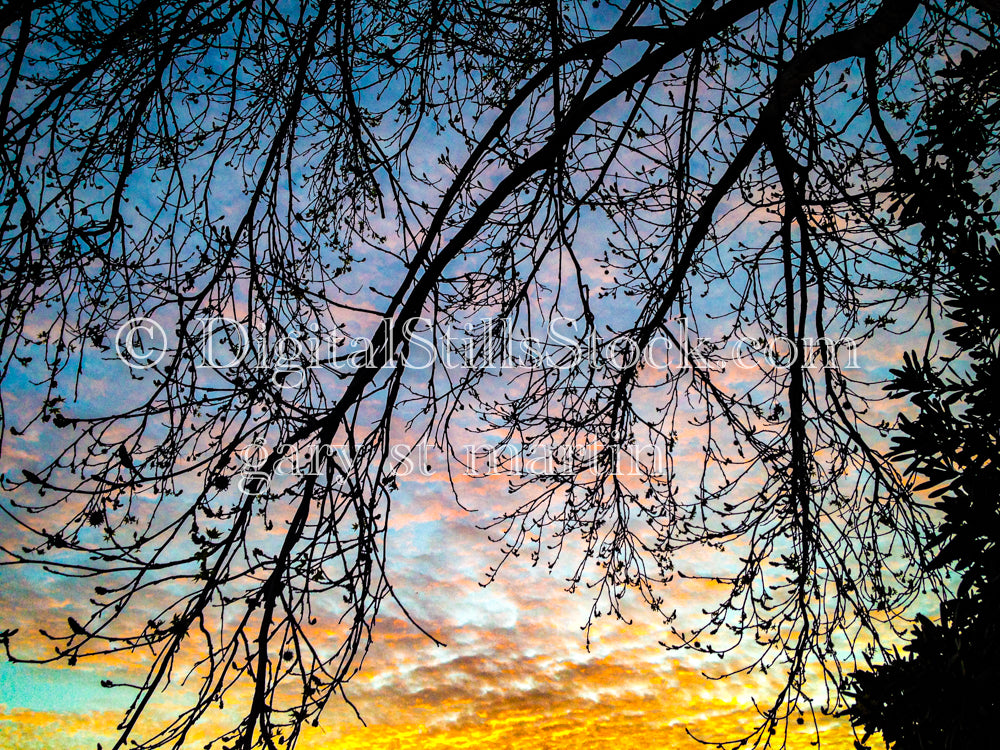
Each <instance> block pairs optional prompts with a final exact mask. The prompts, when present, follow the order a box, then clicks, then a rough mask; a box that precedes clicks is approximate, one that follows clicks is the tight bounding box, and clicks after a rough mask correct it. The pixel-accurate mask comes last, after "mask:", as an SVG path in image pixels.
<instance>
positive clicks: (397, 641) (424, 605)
mask: <svg viewBox="0 0 1000 750" xmlns="http://www.w3.org/2000/svg"><path fill="white" fill-rule="evenodd" d="M469 496H470V497H474V495H472V494H471V493H470V495H469ZM480 499H482V500H483V501H484V505H485V504H488V503H489V501H490V498H489V496H488V495H484V496H481V498H480ZM394 513H395V521H394V527H393V531H394V532H395V533H394V534H393V535H392V541H391V543H390V550H389V559H390V561H391V562H392V565H393V570H392V571H391V574H392V575H393V580H394V585H395V587H396V589H397V590H398V591H399V592H400V594H401V598H402V600H403V602H404V604H405V605H406V606H407V608H408V609H409V611H410V613H411V614H412V615H413V616H414V617H415V619H417V620H418V622H420V624H421V625H422V626H423V627H425V628H426V629H427V630H428V631H430V632H431V633H433V634H434V635H435V636H436V637H437V638H439V639H440V640H442V641H444V642H445V643H446V644H447V646H446V647H443V648H441V647H436V646H435V645H434V644H433V643H432V642H430V641H429V640H428V639H427V638H426V637H425V636H423V635H422V634H421V633H419V632H418V631H417V630H416V629H415V628H414V627H413V626H412V625H410V624H409V623H408V622H406V621H405V620H404V619H402V618H401V617H400V613H399V612H398V610H396V611H395V612H394V610H395V608H394V607H392V605H389V606H387V608H386V610H387V611H386V613H385V614H384V615H383V616H382V617H380V619H379V626H378V628H377V630H376V634H375V643H374V645H373V646H372V649H371V652H370V654H369V657H368V659H367V660H366V662H365V666H364V668H363V670H362V672H361V673H360V674H359V675H358V676H356V677H355V678H354V679H353V680H352V681H351V682H350V683H349V689H348V697H350V698H351V699H352V701H353V702H354V703H355V704H356V705H357V707H358V710H359V711H360V713H361V716H362V717H363V718H364V720H365V721H366V722H367V724H368V726H367V727H365V726H362V725H361V723H360V722H359V721H358V720H357V719H356V718H355V717H354V716H353V713H352V712H351V711H350V710H349V709H348V708H347V707H345V706H340V705H331V706H330V708H329V709H328V711H327V712H326V713H325V714H324V719H323V721H322V723H321V726H320V727H319V728H318V729H314V730H311V731H310V732H309V733H308V734H306V735H305V736H304V738H303V745H302V746H303V747H304V748H309V750H313V749H316V750H322V749H323V748H376V749H379V750H381V749H382V748H385V749H387V750H388V749H389V748H410V747H414V748H439V747H440V748H477V747H499V748H525V749H527V748H536V747H545V748H563V747H566V748H569V747H573V748H598V747H607V746H608V743H613V746H615V747H622V748H646V747H651V746H653V747H663V748H678V749H680V748H695V747H699V745H698V743H696V742H695V741H694V740H692V739H691V738H690V737H689V736H688V735H687V734H686V731H685V730H690V731H691V732H693V733H694V734H696V735H698V736H700V737H703V738H704V739H709V740H710V739H731V738H732V737H733V736H735V733H736V732H738V731H740V729H741V728H744V727H747V726H748V722H749V721H751V720H752V719H753V718H754V714H753V710H752V698H753V697H760V698H762V699H763V700H767V698H768V696H769V694H770V691H772V690H773V689H774V687H775V686H776V683H771V684H770V685H768V684H767V683H761V682H757V683H750V682H748V681H747V680H746V679H745V678H740V677H734V678H730V679H729V680H726V681H722V682H713V681H710V680H708V679H706V678H705V677H704V676H703V675H702V671H703V670H704V671H706V672H707V673H709V674H718V672H719V669H720V666H719V665H720V663H721V662H719V661H718V660H715V659H707V658H704V657H702V658H700V659H698V660H695V659H692V658H691V657H685V656H684V655H682V654H679V653H677V652H668V651H667V650H665V649H664V648H663V647H661V646H660V645H659V644H658V641H659V640H661V639H663V638H665V637H666V635H667V634H666V626H664V625H663V624H662V621H660V620H659V619H658V618H656V617H655V616H650V615H653V613H649V612H648V611H643V610H640V609H639V608H637V607H633V608H631V609H632V611H631V612H630V614H631V615H632V616H633V617H634V620H633V623H632V624H631V625H626V624H624V623H620V622H610V621H607V620H606V618H605V619H600V620H597V621H596V625H595V627H594V629H593V631H592V633H591V647H590V650H589V652H588V650H587V649H586V640H585V634H584V633H583V631H582V630H581V628H582V626H583V625H584V624H585V622H586V618H587V609H588V607H589V604H590V602H589V600H588V598H587V595H586V594H585V593H577V594H575V595H570V594H568V593H566V591H565V590H564V589H565V580H564V578H565V573H564V572H563V575H560V572H562V571H559V570H556V571H554V572H553V573H552V574H551V575H549V574H547V573H546V572H545V566H539V567H535V568H532V567H531V566H530V565H528V564H525V563H523V562H522V560H521V559H518V560H516V561H514V563H513V564H512V565H511V566H510V567H505V568H504V570H503V572H502V574H501V575H500V577H499V578H498V579H497V580H496V581H495V582H494V583H492V584H490V585H489V586H487V587H485V588H484V587H482V586H480V585H479V583H480V582H481V581H483V580H484V577H485V576H484V574H485V570H486V568H487V567H488V566H489V565H490V564H491V563H494V562H495V561H496V559H497V551H496V547H495V545H493V544H490V543H489V542H488V540H487V539H486V535H485V532H483V531H481V530H479V529H477V528H476V525H475V524H476V519H477V516H478V517H480V518H482V517H483V516H484V515H485V514H475V513H472V514H469V513H466V512H464V511H461V510H460V509H458V508H457V507H456V506H455V504H454V502H453V501H452V499H451V498H450V496H449V495H448V494H447V493H446V492H445V491H444V487H443V485H442V484H441V483H439V482H433V481H428V482H427V483H425V484H423V485H421V486H420V487H419V489H417V490H415V491H413V492H411V493H408V496H407V497H405V499H403V501H402V502H401V503H400V505H399V506H398V507H397V508H396V509H395V510H394ZM2 585H3V588H2V595H3V598H2V600H0V611H3V612H16V613H17V620H18V623H19V624H20V625H21V627H22V632H23V633H25V635H27V636H29V637H30V630H31V624H34V625H35V626H36V627H44V624H46V623H48V625H49V627H52V628H53V629H55V628H54V627H53V626H56V627H62V623H64V621H65V617H66V616H68V615H69V614H70V613H73V612H79V611H80V610H79V608H78V607H77V606H76V604H75V602H74V600H73V599H72V598H70V596H71V592H70V591H67V590H62V591H60V589H59V587H58V586H57V584H56V583H55V582H54V581H53V580H52V579H51V578H46V577H45V576H42V575H30V574H25V573H24V572H22V571H18V572H17V573H16V574H13V575H12V574H11V573H10V571H5V573H4V575H3V578H2ZM690 588H691V589H692V590H691V591H690V592H688V593H686V594H685V595H684V596H683V598H678V599H677V600H672V601H670V602H669V605H670V606H671V607H680V608H682V609H683V608H685V607H693V606H697V605H698V604H699V603H700V602H704V601H707V600H700V599H699V596H698V593H699V592H698V586H697V585H695V584H691V586H690ZM706 588H707V587H706ZM706 595H710V592H706ZM7 623H8V618H7V617H4V618H3V619H0V625H6V624H7ZM19 645H20V646H21V647H23V645H24V644H23V643H21V644H19ZM728 663H729V662H727V664H728ZM125 674H127V667H126V666H124V665H123V664H116V665H114V666H113V667H111V668H110V670H109V669H107V668H105V669H102V668H101V665H100V664H95V663H89V664H88V663H86V662H84V663H81V664H80V665H78V666H76V667H73V668H69V667H66V666H65V664H57V665H50V666H29V665H11V664H9V663H4V664H0V704H2V713H0V745H2V746H3V747H4V748H9V750H43V749H46V748H52V749H59V750H62V749H63V748H65V750H77V749H78V748H86V747H95V746H96V745H95V744H94V743H96V742H103V743H104V747H105V748H107V747H109V744H108V743H109V740H111V739H112V734H113V732H112V730H113V727H114V724H115V723H116V722H117V721H118V720H119V719H120V714H119V713H117V710H120V709H121V708H124V705H125V702H126V701H125V692H126V691H125V689H123V688H117V689H114V690H107V689H102V688H101V687H100V685H99V683H100V680H101V679H102V678H104V677H106V676H109V675H114V677H115V678H116V679H121V678H123V677H124V675H125ZM169 705H170V704H169V703H166V704H164V705H163V707H162V710H169ZM819 720H820V725H819V726H820V728H821V731H822V737H823V746H824V747H830V748H832V749H833V750H841V748H849V747H851V746H852V742H853V739H852V736H851V733H850V731H849V729H848V728H846V727H845V724H844V722H843V721H842V720H831V719H827V718H825V717H822V716H820V717H819ZM811 722H812V720H811V719H810V718H808V717H807V719H806V724H805V725H804V728H809V726H810V725H811ZM812 739H813V737H812V735H811V734H806V735H804V736H803V737H802V738H801V740H800V741H793V742H791V743H790V747H793V748H798V747H808V746H809V742H810V741H811V740H812ZM828 743H829V744H828ZM199 746H200V745H198V743H197V742H196V741H192V743H191V747H192V748H194V747H199Z"/></svg>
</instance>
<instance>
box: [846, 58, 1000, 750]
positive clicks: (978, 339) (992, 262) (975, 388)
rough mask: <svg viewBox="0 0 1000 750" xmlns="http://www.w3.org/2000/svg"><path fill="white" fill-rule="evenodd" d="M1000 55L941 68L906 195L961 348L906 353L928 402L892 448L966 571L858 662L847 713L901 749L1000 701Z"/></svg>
mask: <svg viewBox="0 0 1000 750" xmlns="http://www.w3.org/2000/svg"><path fill="white" fill-rule="evenodd" d="M998 63H1000V50H998V49H996V48H989V49H987V50H984V51H982V52H980V53H979V54H978V55H967V56H965V57H963V59H962V61H961V63H960V64H958V65H956V66H953V67H949V68H947V69H946V70H945V71H943V75H944V76H945V77H946V82H945V83H944V84H943V85H942V90H941V92H940V97H939V98H938V99H937V100H936V101H935V103H934V105H933V107H932V108H931V109H930V111H929V113H928V116H927V130H926V133H925V135H926V139H927V140H926V142H925V144H924V145H923V146H922V148H921V153H922V156H923V159H922V161H921V162H920V164H919V165H918V171H917V176H918V179H919V183H918V185H919V186H918V188H917V190H918V192H917V193H916V195H915V196H914V200H913V201H911V203H910V204H909V205H908V210H909V216H910V217H911V220H912V221H913V222H916V223H920V224H922V225H923V233H922V243H923V245H924V247H925V248H927V250H928V252H929V253H930V255H931V256H932V257H933V258H934V259H935V260H936V261H939V262H940V264H941V267H942V270H943V274H944V276H943V278H942V279H941V281H940V283H941V285H942V293H943V294H944V295H945V296H946V298H947V301H946V303H945V304H946V311H947V320H948V323H949V324H950V327H949V328H948V330H947V331H946V332H945V333H944V337H945V338H946V339H947V340H948V341H949V342H950V343H951V344H952V346H953V349H954V351H953V352H952V353H951V354H950V355H949V356H948V357H947V358H946V360H947V364H946V365H945V366H943V367H942V366H938V367H934V361H933V360H930V359H929V358H928V357H927V356H921V355H918V354H917V353H916V352H913V353H910V354H907V355H906V357H905V360H904V363H903V366H902V367H901V368H900V369H898V370H894V371H893V372H892V376H893V380H892V383H891V384H890V385H889V386H887V388H888V389H889V390H890V391H891V392H892V393H893V395H896V396H903V397H906V398H908V399H909V401H910V402H911V403H912V404H913V405H914V406H915V407H917V408H918V409H919V414H918V416H917V417H916V418H914V419H912V420H911V419H907V418H906V417H905V416H904V417H901V419H900V426H899V430H900V433H901V434H899V435H898V436H897V437H896V438H895V439H894V446H893V450H892V456H893V458H894V459H895V460H897V461H900V462H903V463H905V464H906V469H905V473H906V474H907V475H909V476H912V477H915V478H917V479H918V481H919V484H918V485H917V486H916V487H915V491H917V492H921V493H926V494H927V497H928V498H930V499H933V500H934V505H935V508H936V509H937V511H938V512H939V513H940V524H939V526H938V533H937V535H936V536H935V537H934V538H933V539H932V540H931V544H932V547H933V549H934V553H935V554H934V557H933V559H931V560H930V563H929V565H930V567H931V569H948V570H950V571H952V572H953V574H954V576H955V577H957V579H958V583H957V586H956V587H955V591H954V596H953V597H951V598H949V599H947V600H946V601H945V602H943V603H942V605H941V611H940V619H939V621H937V622H932V621H931V620H930V619H928V618H927V617H924V616H921V617H920V618H919V620H918V624H917V627H916V629H915V630H914V634H913V639H912V640H911V641H910V642H909V643H908V644H907V645H906V647H905V650H906V651H907V652H908V654H907V655H905V656H901V655H899V654H898V653H897V654H896V655H895V656H894V657H893V658H890V659H889V660H888V661H886V662H885V663H884V664H880V665H878V666H877V667H873V669H872V671H869V672H855V673H854V674H853V675H852V676H851V681H852V685H851V687H850V688H849V692H850V694H851V695H852V698H853V705H852V706H851V708H850V710H849V712H848V713H849V715H850V716H851V720H852V721H853V722H854V723H855V724H857V725H861V726H863V727H864V730H865V736H866V737H867V736H868V735H870V734H871V733H872V732H875V731H880V732H882V735H883V738H884V739H885V741H886V743H887V744H888V745H890V746H892V747H893V748H894V750H930V749H931V748H933V749H935V750H958V749H959V748H971V747H985V746H986V745H984V744H983V743H984V742H987V741H988V740H987V738H989V737H991V736H994V734H995V722H996V716H997V714H998V712H1000V686H998V683H997V675H998V674H1000V429H998V427H1000V410H998V408H997V386H998V383H1000V306H998V300H1000V249H998V246H997V241H996V236H997V225H996V221H995V219H994V218H993V217H992V216H991V209H992V204H991V201H990V199H983V198H982V197H980V192H981V191H982V190H983V186H982V184H979V185H977V184H976V183H975V182H974V178H975V176H976V169H975V168H976V167H977V165H979V164H981V163H982V162H983V161H985V160H986V159H988V158H989V156H991V154H992V153H995V149H996V146H997V134H998V127H997V126H998V124H1000V97H998V94H1000V65H998ZM910 206H912V208H910ZM940 358H941V359H945V358H944V357H943V356H941V357H940ZM870 666H871V665H870Z"/></svg>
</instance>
